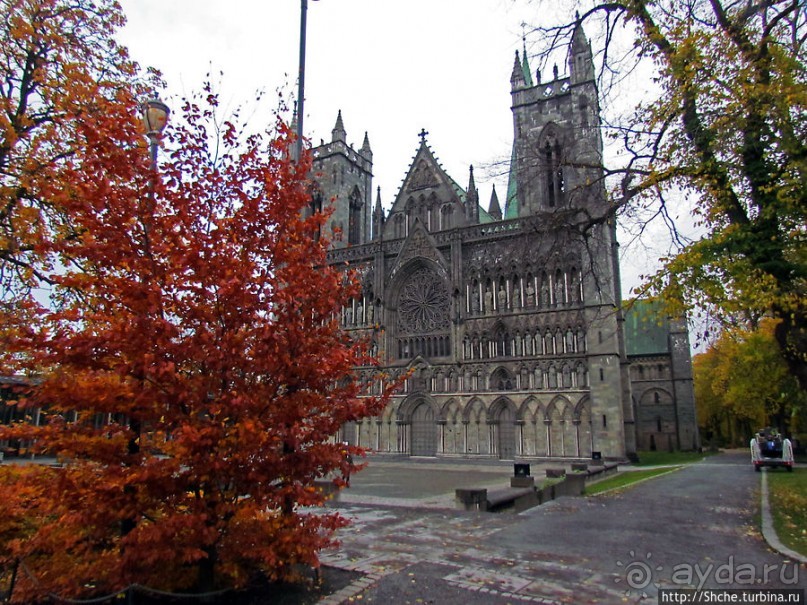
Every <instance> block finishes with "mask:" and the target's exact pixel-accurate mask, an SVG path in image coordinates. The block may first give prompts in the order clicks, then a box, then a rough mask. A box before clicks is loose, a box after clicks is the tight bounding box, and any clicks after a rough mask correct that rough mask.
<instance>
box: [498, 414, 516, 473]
mask: <svg viewBox="0 0 807 605" xmlns="http://www.w3.org/2000/svg"><path fill="white" fill-rule="evenodd" d="M498 407H499V410H498V413H497V414H496V416H495V420H494V422H495V424H496V429H497V430H496V450H497V451H498V453H499V458H501V459H502V460H513V459H514V458H515V457H516V411H515V408H514V407H513V405H512V404H509V402H504V401H501V402H500V403H499V404H498Z"/></svg>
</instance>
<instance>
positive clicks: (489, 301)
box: [485, 288, 493, 313]
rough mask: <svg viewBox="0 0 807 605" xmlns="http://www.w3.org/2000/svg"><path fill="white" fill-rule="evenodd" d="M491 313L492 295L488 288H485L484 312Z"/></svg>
mask: <svg viewBox="0 0 807 605" xmlns="http://www.w3.org/2000/svg"><path fill="white" fill-rule="evenodd" d="M491 311H493V294H491V292H490V288H485V312H486V313H490V312H491Z"/></svg>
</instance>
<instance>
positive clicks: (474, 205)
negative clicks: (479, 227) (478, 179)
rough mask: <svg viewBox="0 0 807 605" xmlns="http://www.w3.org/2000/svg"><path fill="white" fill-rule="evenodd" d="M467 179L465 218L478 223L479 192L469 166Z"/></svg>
mask: <svg viewBox="0 0 807 605" xmlns="http://www.w3.org/2000/svg"><path fill="white" fill-rule="evenodd" d="M469 172H470V175H469V177H468V192H467V193H466V195H465V216H466V217H467V218H468V220H469V221H471V222H472V223H478V222H479V192H478V191H477V190H476V183H475V182H474V167H473V165H471V167H470V169H469Z"/></svg>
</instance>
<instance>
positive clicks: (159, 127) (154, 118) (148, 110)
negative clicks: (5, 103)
mask: <svg viewBox="0 0 807 605" xmlns="http://www.w3.org/2000/svg"><path fill="white" fill-rule="evenodd" d="M169 113H170V110H169V109H168V106H167V105H166V104H165V103H163V102H162V101H160V99H158V98H157V96H156V95H155V96H154V97H153V98H151V99H149V100H148V101H144V102H143V103H141V105H140V117H141V119H142V120H143V128H144V130H145V133H146V138H148V141H149V156H150V157H151V169H152V171H154V170H156V169H157V150H158V149H159V146H160V135H161V134H162V132H163V130H165V126H166V124H167V123H168V114H169ZM152 178H154V177H152ZM146 204H147V207H146V212H145V216H142V215H141V217H140V220H141V221H142V225H143V235H144V242H143V243H144V245H145V247H146V250H149V248H150V246H151V244H150V241H149V223H150V221H149V217H150V213H151V211H152V207H153V204H154V181H153V180H152V181H151V183H150V185H149V192H148V197H147V202H146ZM140 379H141V380H142V379H143V377H142V376H141V377H140ZM129 428H130V429H131V432H132V435H131V438H130V439H129V443H128V444H127V448H126V451H127V453H128V454H129V455H130V456H133V457H134V456H137V455H138V454H139V453H140V437H141V433H142V430H143V426H142V424H141V422H140V418H136V417H135V416H131V417H130V418H129ZM123 491H124V493H125V494H127V496H130V497H133V494H134V488H133V487H132V486H131V485H127V486H126V487H124V489H123ZM136 523H137V522H136V520H135V519H134V518H131V517H127V518H125V519H122V520H121V535H123V536H125V535H126V534H128V533H129V532H131V531H132V530H133V529H134V528H135V526H136Z"/></svg>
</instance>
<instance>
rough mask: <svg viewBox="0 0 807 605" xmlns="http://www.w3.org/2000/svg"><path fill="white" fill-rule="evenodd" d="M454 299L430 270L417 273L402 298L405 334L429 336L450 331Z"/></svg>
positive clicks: (400, 316)
mask: <svg viewBox="0 0 807 605" xmlns="http://www.w3.org/2000/svg"><path fill="white" fill-rule="evenodd" d="M450 307H451V299H450V297H449V294H448V289H447V288H446V286H445V284H444V283H443V281H442V280H441V279H440V278H439V277H438V276H437V275H436V274H435V273H434V272H433V271H430V270H429V269H425V268H424V269H419V270H417V271H415V272H414V273H413V274H412V275H411V276H410V277H409V279H408V280H407V281H406V283H405V284H404V286H403V288H401V293H400V295H399V296H398V329H399V331H400V333H401V334H428V333H430V332H439V331H445V330H447V329H448V328H449V327H450V325H451V321H450Z"/></svg>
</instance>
